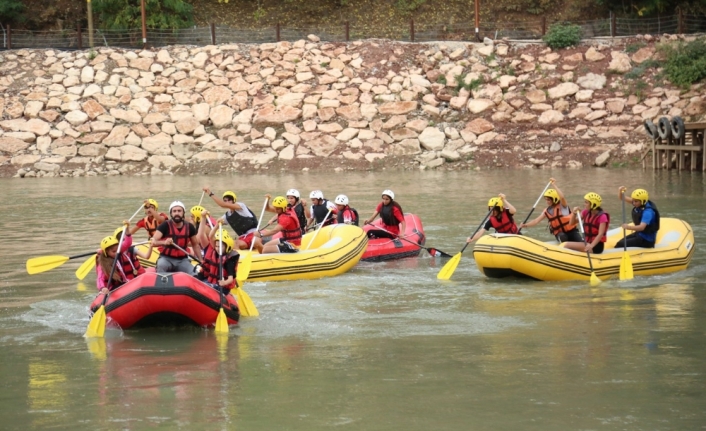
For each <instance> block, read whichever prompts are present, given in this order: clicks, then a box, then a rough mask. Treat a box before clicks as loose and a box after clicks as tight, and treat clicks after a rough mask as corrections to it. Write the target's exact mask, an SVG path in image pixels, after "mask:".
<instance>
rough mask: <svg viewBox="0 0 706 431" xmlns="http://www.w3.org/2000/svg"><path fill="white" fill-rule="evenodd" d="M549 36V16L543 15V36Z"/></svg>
mask: <svg viewBox="0 0 706 431" xmlns="http://www.w3.org/2000/svg"><path fill="white" fill-rule="evenodd" d="M546 34H547V16H546V15H543V16H542V36H546Z"/></svg>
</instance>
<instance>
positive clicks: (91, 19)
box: [86, 0, 93, 49]
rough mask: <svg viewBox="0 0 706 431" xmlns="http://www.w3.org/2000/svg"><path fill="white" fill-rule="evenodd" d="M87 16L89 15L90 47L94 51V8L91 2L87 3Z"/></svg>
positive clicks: (88, 0)
mask: <svg viewBox="0 0 706 431" xmlns="http://www.w3.org/2000/svg"><path fill="white" fill-rule="evenodd" d="M86 14H87V15H88V47H89V48H91V49H93V8H92V7H91V0H87V1H86Z"/></svg>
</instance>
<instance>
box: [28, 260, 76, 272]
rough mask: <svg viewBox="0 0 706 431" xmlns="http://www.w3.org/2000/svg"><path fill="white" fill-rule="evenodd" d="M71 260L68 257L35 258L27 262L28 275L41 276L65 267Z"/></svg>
mask: <svg viewBox="0 0 706 431" xmlns="http://www.w3.org/2000/svg"><path fill="white" fill-rule="evenodd" d="M68 260H69V257H68V256H60V255H52V256H40V257H33V258H31V259H28V260H27V274H30V275H32V274H39V273H40V272H44V271H49V270H50V269H54V268H56V267H58V266H61V265H63V264H64V263H66V262H67V261H68Z"/></svg>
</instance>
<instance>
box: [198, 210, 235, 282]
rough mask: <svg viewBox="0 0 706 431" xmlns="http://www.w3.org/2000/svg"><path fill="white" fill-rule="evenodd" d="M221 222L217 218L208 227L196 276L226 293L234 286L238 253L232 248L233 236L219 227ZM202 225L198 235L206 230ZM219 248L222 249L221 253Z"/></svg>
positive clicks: (233, 243)
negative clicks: (221, 272)
mask: <svg viewBox="0 0 706 431" xmlns="http://www.w3.org/2000/svg"><path fill="white" fill-rule="evenodd" d="M204 217H205V215H204ZM222 224H223V220H218V222H217V225H215V226H214V227H213V228H211V229H209V231H210V233H208V235H207V236H208V238H206V240H207V242H208V244H207V245H206V247H205V248H204V249H203V264H202V265H201V268H202V271H201V273H200V274H199V275H198V276H197V278H199V279H200V280H203V281H205V282H207V283H209V284H210V285H211V286H213V287H216V288H219V289H220V290H221V291H222V292H223V293H224V294H226V295H227V294H228V293H230V291H231V289H234V288H235V277H236V267H237V266H238V260H239V259H240V254H239V253H238V252H237V251H235V250H234V245H235V242H234V241H233V238H232V237H231V236H230V235H229V234H228V232H227V231H225V230H224V229H222V228H220V226H221V225H222ZM204 226H205V224H203V225H202V226H201V228H200V229H199V234H200V235H201V234H202V233H204V231H206V229H205V228H204ZM221 233H222V235H223V236H221ZM221 243H222V244H221ZM220 250H223V254H221V252H220ZM219 268H222V271H223V274H219Z"/></svg>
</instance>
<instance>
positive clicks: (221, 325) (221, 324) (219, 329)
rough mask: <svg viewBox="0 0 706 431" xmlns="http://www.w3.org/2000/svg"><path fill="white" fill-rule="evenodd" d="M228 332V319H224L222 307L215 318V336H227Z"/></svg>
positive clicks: (224, 314)
mask: <svg viewBox="0 0 706 431" xmlns="http://www.w3.org/2000/svg"><path fill="white" fill-rule="evenodd" d="M228 331H229V329H228V318H227V317H226V312H225V311H223V307H221V309H220V311H219V312H218V317H217V318H216V334H227V333H228Z"/></svg>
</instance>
